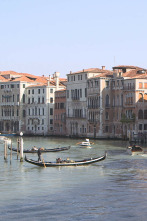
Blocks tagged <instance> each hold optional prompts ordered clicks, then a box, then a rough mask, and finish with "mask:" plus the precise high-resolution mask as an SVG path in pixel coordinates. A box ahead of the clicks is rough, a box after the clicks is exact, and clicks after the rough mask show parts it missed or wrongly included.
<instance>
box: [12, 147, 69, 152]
mask: <svg viewBox="0 0 147 221" xmlns="http://www.w3.org/2000/svg"><path fill="white" fill-rule="evenodd" d="M8 149H9V150H11V147H9V146H8ZM38 149H39V148H36V147H32V148H31V149H24V150H23V152H24V153H37V152H38ZM40 149H41V152H42V153H47V152H58V151H64V150H69V149H70V146H67V147H57V148H52V149H46V148H43V147H42V148H40ZM12 151H15V152H17V148H12ZM18 152H20V150H18Z"/></svg>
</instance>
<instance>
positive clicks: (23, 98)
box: [22, 94, 25, 103]
mask: <svg viewBox="0 0 147 221" xmlns="http://www.w3.org/2000/svg"><path fill="white" fill-rule="evenodd" d="M22 100H23V103H25V94H23V97H22Z"/></svg>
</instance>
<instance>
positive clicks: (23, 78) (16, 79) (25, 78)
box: [11, 76, 33, 82]
mask: <svg viewBox="0 0 147 221" xmlns="http://www.w3.org/2000/svg"><path fill="white" fill-rule="evenodd" d="M11 81H13V82H15V81H25V82H33V80H30V79H29V78H28V77H26V76H22V77H21V76H20V77H18V78H15V79H11Z"/></svg>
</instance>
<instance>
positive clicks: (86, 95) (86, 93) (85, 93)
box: [85, 88, 87, 97]
mask: <svg viewBox="0 0 147 221" xmlns="http://www.w3.org/2000/svg"><path fill="white" fill-rule="evenodd" d="M85 97H87V88H85Z"/></svg>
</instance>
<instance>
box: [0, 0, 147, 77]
mask: <svg viewBox="0 0 147 221" xmlns="http://www.w3.org/2000/svg"><path fill="white" fill-rule="evenodd" d="M146 9H147V1H146V0H103V1H102V0H0V71H8V70H12V71H16V72H21V73H29V74H34V75H38V76H41V75H45V76H48V75H52V74H53V73H54V72H56V71H57V72H60V77H66V74H69V73H70V71H72V72H76V71H80V70H82V69H87V68H101V66H106V69H108V70H112V67H113V66H116V65H134V66H139V67H143V68H147V59H146V51H147V13H146Z"/></svg>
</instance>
